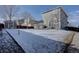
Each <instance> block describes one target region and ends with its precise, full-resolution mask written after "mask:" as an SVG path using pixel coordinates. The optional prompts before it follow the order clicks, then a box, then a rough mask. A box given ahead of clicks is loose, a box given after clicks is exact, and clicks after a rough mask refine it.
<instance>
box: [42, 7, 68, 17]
mask: <svg viewBox="0 0 79 59" xmlns="http://www.w3.org/2000/svg"><path fill="white" fill-rule="evenodd" d="M59 8H61V10H62V11H63V12H64V14H65V15H66V16H67V17H68V15H67V14H66V12H65V11H64V9H63V8H62V7H56V8H54V9H51V10H47V11H45V12H43V13H42V14H44V13H48V12H50V11H53V10H56V9H59Z"/></svg>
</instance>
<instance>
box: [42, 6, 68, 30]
mask: <svg viewBox="0 0 79 59" xmlns="http://www.w3.org/2000/svg"><path fill="white" fill-rule="evenodd" d="M42 17H43V20H44V25H45V26H46V27H47V28H50V29H52V28H54V29H62V28H64V27H65V26H67V24H68V21H67V18H68V16H67V14H66V13H65V11H64V10H63V8H62V7H58V8H56V9H53V10H48V11H46V12H44V13H42Z"/></svg>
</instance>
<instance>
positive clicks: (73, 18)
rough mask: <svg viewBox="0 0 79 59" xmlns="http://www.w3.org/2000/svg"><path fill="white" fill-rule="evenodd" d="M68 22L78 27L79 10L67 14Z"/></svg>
mask: <svg viewBox="0 0 79 59" xmlns="http://www.w3.org/2000/svg"><path fill="white" fill-rule="evenodd" d="M69 22H70V23H71V24H72V25H75V26H79V10H76V11H73V12H70V13H69Z"/></svg>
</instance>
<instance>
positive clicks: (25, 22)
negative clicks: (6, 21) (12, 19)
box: [17, 18, 36, 28]
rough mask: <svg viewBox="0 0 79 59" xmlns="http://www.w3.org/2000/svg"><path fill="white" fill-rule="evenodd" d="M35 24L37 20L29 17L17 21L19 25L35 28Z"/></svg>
mask: <svg viewBox="0 0 79 59" xmlns="http://www.w3.org/2000/svg"><path fill="white" fill-rule="evenodd" d="M34 24H36V21H35V20H33V19H32V18H28V19H20V20H18V21H17V25H18V26H21V27H25V28H31V27H32V28H34Z"/></svg>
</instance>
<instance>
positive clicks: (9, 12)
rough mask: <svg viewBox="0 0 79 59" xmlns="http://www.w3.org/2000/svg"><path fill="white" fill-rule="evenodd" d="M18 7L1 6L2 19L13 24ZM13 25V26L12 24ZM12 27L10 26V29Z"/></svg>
mask: <svg viewBox="0 0 79 59" xmlns="http://www.w3.org/2000/svg"><path fill="white" fill-rule="evenodd" d="M17 11H18V7H17V6H15V5H2V6H0V13H1V17H2V18H3V19H5V20H9V21H10V23H11V22H12V20H13V18H14V17H16V14H17ZM11 25H12V24H11ZM10 27H11V26H10V25H9V28H10Z"/></svg>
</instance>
